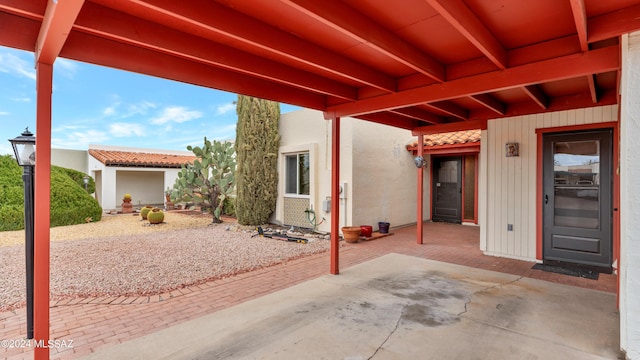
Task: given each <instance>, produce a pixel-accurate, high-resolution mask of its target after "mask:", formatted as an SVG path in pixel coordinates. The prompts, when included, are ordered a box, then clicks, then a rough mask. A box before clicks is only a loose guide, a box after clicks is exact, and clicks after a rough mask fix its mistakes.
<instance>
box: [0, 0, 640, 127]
mask: <svg viewBox="0 0 640 360" xmlns="http://www.w3.org/2000/svg"><path fill="white" fill-rule="evenodd" d="M637 29H640V4H638V2H637V0H609V1H600V0H571V1H557V0H539V1H521V0H503V1H499V2H496V1H489V0H420V1H416V0H403V1H387V0H373V1H372V0H348V1H315V0H283V1H253V0H251V1H248V0H218V1H212V0H191V1H182V2H181V1H174V0H136V1H130V0H86V1H83V0H67V1H63V2H55V1H47V0H0V45H5V46H10V47H15V48H19V49H24V50H28V51H34V49H35V50H36V53H35V55H36V60H37V61H41V62H45V63H51V62H52V61H53V59H55V55H57V54H58V53H59V55H60V56H61V57H65V58H69V59H74V60H79V61H84V62H89V63H94V64H99V65H104V66H109V67H113V68H117V69H123V70H128V71H134V72H138V73H143V74H148V75H152V76H158V77H163V78H167V79H173V80H177V81H183V82H187V83H192V84H196V85H200V86H205V87H210V88H215V89H221V90H226V91H231V92H235V93H242V94H247V95H253V96H257V97H261V98H266V99H271V100H276V101H281V102H285V103H291V104H295V105H299V106H303V107H307V108H313V109H318V110H322V111H324V112H325V114H326V116H327V117H329V118H330V117H334V116H355V117H358V118H361V119H366V120H369V121H373V122H377V123H383V124H389V125H393V126H397V127H401V128H405V129H411V130H415V129H420V128H423V127H424V126H433V127H434V129H437V128H438V127H439V126H441V125H447V124H449V125H450V124H451V123H465V122H468V121H471V120H482V119H491V118H500V117H505V116H513V115H522V114H531V113H538V112H545V111H555V110H564V109H573V108H583V107H589V106H598V105H607V104H615V103H616V102H617V101H618V97H617V96H616V89H617V88H618V86H617V82H618V78H619V74H618V72H619V70H620V40H619V36H620V35H621V34H624V33H628V32H630V31H634V30H637ZM469 128H472V127H471V126H470V127H469ZM445 129H446V127H445ZM431 131H432V132H433V131H436V130H431ZM443 131H446V130H443ZM449 131H450V130H449Z"/></svg>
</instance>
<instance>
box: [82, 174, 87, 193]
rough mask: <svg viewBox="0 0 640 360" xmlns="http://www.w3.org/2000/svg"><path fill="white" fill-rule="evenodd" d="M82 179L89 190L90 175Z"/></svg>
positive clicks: (85, 188) (85, 187)
mask: <svg viewBox="0 0 640 360" xmlns="http://www.w3.org/2000/svg"><path fill="white" fill-rule="evenodd" d="M82 181H83V182H84V191H86V192H89V176H88V175H85V176H83V177H82Z"/></svg>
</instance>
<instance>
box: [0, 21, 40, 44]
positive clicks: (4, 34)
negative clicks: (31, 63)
mask: <svg viewBox="0 0 640 360" xmlns="http://www.w3.org/2000/svg"><path fill="white" fill-rule="evenodd" d="M39 32H40V23H39V22H38V21H36V20H30V19H25V18H21V17H19V16H14V15H8V14H5V13H1V12H0V44H2V46H7V47H11V48H15V49H20V50H25V51H33V46H34V44H35V39H37V38H38V33H39Z"/></svg>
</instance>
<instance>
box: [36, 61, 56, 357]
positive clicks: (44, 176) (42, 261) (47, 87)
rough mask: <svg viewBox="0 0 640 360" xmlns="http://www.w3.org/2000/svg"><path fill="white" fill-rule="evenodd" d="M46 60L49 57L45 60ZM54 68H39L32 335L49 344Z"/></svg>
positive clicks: (42, 350)
mask: <svg viewBox="0 0 640 360" xmlns="http://www.w3.org/2000/svg"><path fill="white" fill-rule="evenodd" d="M45 58H46V57H45ZM52 92H53V65H52V64H47V63H38V64H36V97H37V102H36V103H37V106H36V166H35V189H34V191H35V199H34V207H35V209H34V254H33V282H34V285H33V335H34V340H36V341H42V342H43V343H44V344H47V343H48V341H49V281H50V280H49V273H50V246H51V243H50V239H51V238H50V232H49V227H50V225H51V220H50V207H51V93H52ZM34 359H36V360H37V359H49V348H48V347H39V346H38V347H36V348H35V350H34Z"/></svg>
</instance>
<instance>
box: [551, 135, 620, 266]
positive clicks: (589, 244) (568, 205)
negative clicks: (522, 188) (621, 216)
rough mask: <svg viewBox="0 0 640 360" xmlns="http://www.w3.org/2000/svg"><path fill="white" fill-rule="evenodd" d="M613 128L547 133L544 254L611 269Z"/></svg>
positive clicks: (553, 258) (562, 259)
mask: <svg viewBox="0 0 640 360" xmlns="http://www.w3.org/2000/svg"><path fill="white" fill-rule="evenodd" d="M612 161H613V160H612V132H611V131H610V130H598V131H585V132H574V133H562V134H549V135H545V136H544V138H543V182H544V184H543V199H542V201H543V258H544V261H545V262H547V263H555V262H560V263H571V264H576V265H580V266H589V267H595V268H598V269H599V270H601V271H606V272H610V271H611V261H612V260H611V259H612V234H611V233H612V227H611V224H612V218H613V213H612Z"/></svg>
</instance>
